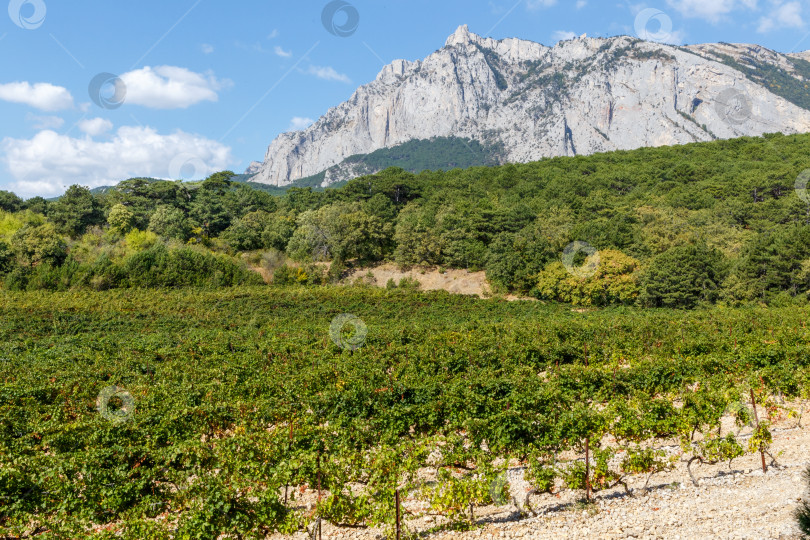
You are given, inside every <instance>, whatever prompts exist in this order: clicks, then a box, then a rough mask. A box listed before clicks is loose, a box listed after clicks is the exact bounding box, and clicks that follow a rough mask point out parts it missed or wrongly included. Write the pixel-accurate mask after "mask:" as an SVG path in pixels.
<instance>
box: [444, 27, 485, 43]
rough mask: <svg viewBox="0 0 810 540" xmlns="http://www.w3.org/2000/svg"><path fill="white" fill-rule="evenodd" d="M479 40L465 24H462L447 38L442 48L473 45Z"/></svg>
mask: <svg viewBox="0 0 810 540" xmlns="http://www.w3.org/2000/svg"><path fill="white" fill-rule="evenodd" d="M480 39H481V38H480V36H478V35H476V34H472V33H471V32H470V28H469V27H468V26H467V25H466V24H462V25H461V26H459V27H458V28H457V29H456V31H455V32H453V34H452V35H451V36H450V37H449V38H447V41H445V43H444V46H445V47H452V46H453V45H465V44H467V43H474V42H476V41H478V40H480Z"/></svg>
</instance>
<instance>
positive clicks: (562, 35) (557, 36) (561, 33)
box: [551, 30, 577, 41]
mask: <svg viewBox="0 0 810 540" xmlns="http://www.w3.org/2000/svg"><path fill="white" fill-rule="evenodd" d="M575 37H577V35H576V34H575V33H574V32H567V31H565V30H557V31H556V32H554V33H553V34H551V39H552V40H553V41H565V40H566V39H574V38H575Z"/></svg>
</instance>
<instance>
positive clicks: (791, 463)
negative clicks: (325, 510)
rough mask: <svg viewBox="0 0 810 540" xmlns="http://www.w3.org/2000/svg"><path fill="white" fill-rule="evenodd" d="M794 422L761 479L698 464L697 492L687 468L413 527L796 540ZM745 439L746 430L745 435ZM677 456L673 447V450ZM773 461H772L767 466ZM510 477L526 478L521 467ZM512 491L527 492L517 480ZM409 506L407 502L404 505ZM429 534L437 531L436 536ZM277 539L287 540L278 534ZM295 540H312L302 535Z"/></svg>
mask: <svg viewBox="0 0 810 540" xmlns="http://www.w3.org/2000/svg"><path fill="white" fill-rule="evenodd" d="M796 424H797V422H796V420H783V421H781V422H777V423H776V424H775V425H774V426H773V429H772V432H773V436H774V442H773V446H772V453H773V455H774V456H776V458H777V461H778V464H779V467H778V468H777V467H771V468H770V469H769V471H768V472H767V473H765V474H763V472H762V469H761V461H760V457H759V454H756V455H746V456H744V457H743V458H739V459H736V460H734V461H733V462H732V464H731V467H729V466H728V464H727V463H724V464H720V465H714V466H706V465H704V466H693V472H694V473H695V476H696V478H697V479H698V481H699V486H697V487H696V486H694V485H693V484H692V482H691V480H690V478H689V474H688V473H687V470H686V465H685V463H679V464H678V467H677V468H676V469H675V470H673V471H672V472H669V473H662V474H659V475H656V476H654V477H653V478H652V480H651V481H650V483H649V490H647V491H646V492H645V491H644V489H643V486H644V483H645V481H646V477H644V476H639V477H632V478H631V479H630V482H629V487H630V488H631V491H632V495H627V494H626V493H625V491H624V489H623V488H618V489H615V490H612V491H607V492H600V493H598V494H597V496H596V503H595V504H592V505H584V504H582V502H580V501H579V499H580V498H581V497H582V493H578V492H572V491H562V492H560V493H558V494H556V495H539V496H536V497H533V498H532V500H531V505H532V506H533V508H534V510H535V511H536V512H537V514H538V515H537V516H535V517H529V518H523V519H521V515H520V513H519V512H518V511H517V509H516V508H515V506H513V505H509V506H504V507H489V508H478V509H476V520H477V528H476V529H474V530H472V531H465V532H457V531H440V530H437V529H438V527H437V526H438V525H440V523H439V522H436V521H433V520H432V519H431V518H427V519H425V518H422V519H420V520H418V521H412V522H410V523H409V524H408V525H409V527H410V529H411V531H415V532H417V533H418V534H419V536H420V537H421V538H427V539H436V540H440V539H441V540H444V539H451V538H452V539H467V538H469V539H473V538H476V539H477V538H532V539H543V538H548V539H555V540H559V539H563V538H577V539H579V538H583V539H584V538H596V539H619V538H650V539H657V538H661V539H690V540H691V539H703V538H723V539H726V538H728V539H756V540H760V539H782V540H788V539H791V540H792V539H799V538H801V536H800V535H799V532H798V529H797V528H796V526H795V524H794V520H793V517H792V515H791V514H792V512H793V511H794V509H795V508H796V506H797V504H798V502H799V501H800V500H801V499H802V498H803V497H804V498H806V497H809V496H810V494H808V493H807V492H806V490H805V488H806V484H805V483H804V482H803V481H802V478H801V473H802V471H804V469H806V468H807V466H808V464H809V463H810V427H807V426H803V427H797V426H796ZM741 436H742V437H745V431H743V432H742V433H741ZM671 449H672V450H673V451H674V450H675V447H672V448H671ZM769 461H770V460H769ZM511 473H512V474H510V480H511V479H512V478H513V477H516V476H517V477H520V476H522V475H521V474H519V473H520V470H519V469H515V470H512V471H511ZM512 489H513V490H517V491H518V492H519V491H520V490H522V489H525V486H522V485H521V482H520V480H519V479H518V480H517V481H513V482H512ZM406 504H407V503H406ZM431 531H432V532H431ZM275 538H282V537H281V536H276V537H275ZM292 538H296V539H301V540H303V539H306V538H310V536H309V535H308V534H307V533H303V532H302V533H298V534H296V535H294V536H293V537H292ZM322 538H324V539H336V538H343V539H350V538H352V539H378V538H384V535H383V534H382V531H379V530H357V529H338V528H335V527H333V526H331V525H328V524H324V525H323V528H322Z"/></svg>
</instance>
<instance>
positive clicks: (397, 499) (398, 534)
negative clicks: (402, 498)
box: [394, 490, 401, 540]
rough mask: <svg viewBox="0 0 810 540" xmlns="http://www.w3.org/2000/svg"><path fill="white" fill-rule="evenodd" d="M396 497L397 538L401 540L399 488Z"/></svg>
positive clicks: (395, 493)
mask: <svg viewBox="0 0 810 540" xmlns="http://www.w3.org/2000/svg"><path fill="white" fill-rule="evenodd" d="M394 498H395V501H396V507H397V540H400V538H401V533H400V528H399V519H400V518H399V490H396V491H395V492H394Z"/></svg>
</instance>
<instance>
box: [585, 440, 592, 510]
mask: <svg viewBox="0 0 810 540" xmlns="http://www.w3.org/2000/svg"><path fill="white" fill-rule="evenodd" d="M590 448H591V438H590V436H589V437H585V501H587V502H591V461H590V457H591V455H590Z"/></svg>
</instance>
